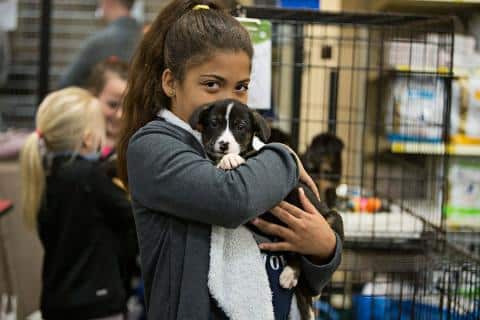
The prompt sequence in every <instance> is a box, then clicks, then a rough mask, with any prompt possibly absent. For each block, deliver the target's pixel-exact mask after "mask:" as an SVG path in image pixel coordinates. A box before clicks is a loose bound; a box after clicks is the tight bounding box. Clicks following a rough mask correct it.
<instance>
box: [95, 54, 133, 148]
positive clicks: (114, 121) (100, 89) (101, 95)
mask: <svg viewBox="0 0 480 320" xmlns="http://www.w3.org/2000/svg"><path fill="white" fill-rule="evenodd" d="M127 76H128V64H127V63H126V62H124V61H121V60H120V59H119V58H118V57H116V56H111V57H109V58H107V59H106V60H104V61H102V62H100V63H98V64H96V65H95V66H94V67H93V70H92V72H91V74H90V77H89V80H88V83H87V86H86V88H87V89H88V90H89V91H90V92H91V93H92V94H93V95H94V96H95V97H97V98H98V100H100V102H101V106H102V113H103V116H104V117H105V124H106V141H105V146H104V150H102V155H103V156H107V155H109V154H110V153H111V152H112V150H113V149H114V148H115V145H116V144H117V140H118V138H119V134H120V125H121V124H120V120H121V118H122V115H123V109H122V99H123V96H124V94H125V90H126V89H127Z"/></svg>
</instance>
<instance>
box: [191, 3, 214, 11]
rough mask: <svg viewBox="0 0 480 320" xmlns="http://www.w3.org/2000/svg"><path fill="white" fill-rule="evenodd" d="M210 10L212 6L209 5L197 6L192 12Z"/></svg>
mask: <svg viewBox="0 0 480 320" xmlns="http://www.w3.org/2000/svg"><path fill="white" fill-rule="evenodd" d="M202 9H203V10H210V6H209V5H208V4H197V5H196V6H195V7H193V9H192V10H202Z"/></svg>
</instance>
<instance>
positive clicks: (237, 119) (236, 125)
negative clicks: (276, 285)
mask: <svg viewBox="0 0 480 320" xmlns="http://www.w3.org/2000/svg"><path fill="white" fill-rule="evenodd" d="M190 126H191V127H192V128H194V129H196V130H198V131H200V132H201V133H202V143H203V145H204V148H205V151H206V153H207V155H208V156H209V157H210V158H211V159H212V160H214V161H215V162H216V163H217V166H218V167H219V168H222V169H225V170H230V169H234V168H236V167H238V166H240V165H242V164H243V163H244V162H245V158H248V157H249V156H252V155H254V154H255V153H256V152H257V151H256V150H255V149H254V147H253V144H254V143H255V142H254V141H255V137H257V138H259V139H260V140H262V141H268V138H269V136H270V128H269V126H268V124H267V122H266V121H265V119H264V118H263V117H262V116H261V115H260V114H258V113H257V112H255V111H253V110H251V109H249V108H248V106H246V105H245V104H242V103H241V102H238V101H236V100H230V99H229V100H222V101H217V102H214V103H211V104H207V105H204V106H202V107H199V108H198V109H197V110H196V111H195V112H194V113H193V114H192V116H191V118H190ZM299 187H302V188H303V189H304V190H305V194H306V196H307V197H308V198H309V200H310V201H311V202H312V203H313V205H314V206H315V207H316V208H317V210H318V211H319V212H320V213H321V214H322V215H323V216H324V217H325V218H326V220H327V221H328V222H329V223H330V225H331V226H332V228H333V230H334V231H335V232H337V234H339V235H340V237H342V240H343V222H342V219H341V217H340V215H339V214H338V213H337V212H335V211H333V210H330V209H328V207H327V206H326V205H325V204H323V203H322V202H321V201H319V200H318V199H317V197H316V196H315V195H314V193H313V192H312V190H310V188H309V187H308V186H306V185H304V184H302V183H301V184H300V186H299ZM285 200H286V201H287V202H289V203H291V204H293V205H295V206H298V207H300V208H301V207H302V205H301V202H300V199H299V196H298V187H297V188H295V190H292V192H291V193H290V194H289V195H288V196H287V197H286V199H285ZM261 218H263V219H265V220H267V221H270V222H273V223H277V224H282V225H284V224H283V223H282V222H281V221H280V220H279V219H277V218H276V217H274V216H273V215H272V214H271V213H269V212H267V213H265V214H263V215H262V216H261ZM248 227H249V228H250V230H251V231H252V232H253V235H254V237H255V238H256V240H257V242H271V241H276V239H272V238H271V236H269V235H267V234H265V233H263V232H261V231H260V230H259V229H258V228H256V227H254V226H252V225H249V226H248ZM285 256H286V260H287V266H286V267H285V268H284V270H283V272H282V273H281V275H280V284H281V286H282V287H284V288H287V289H291V288H293V287H296V288H295V295H296V298H297V301H298V307H299V310H300V313H301V315H302V319H305V320H306V319H310V318H311V314H312V313H313V308H312V295H311V294H310V293H309V291H308V289H307V288H306V286H305V285H304V284H303V281H302V280H301V278H300V259H299V255H298V254H293V253H286V254H285ZM297 284H298V286H297Z"/></svg>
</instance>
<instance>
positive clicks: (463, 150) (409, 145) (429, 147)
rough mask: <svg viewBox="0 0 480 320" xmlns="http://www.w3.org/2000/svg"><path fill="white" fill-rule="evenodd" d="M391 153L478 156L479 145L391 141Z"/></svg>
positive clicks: (479, 151)
mask: <svg viewBox="0 0 480 320" xmlns="http://www.w3.org/2000/svg"><path fill="white" fill-rule="evenodd" d="M391 151H392V152H393V153H411V154H431V155H443V154H446V153H448V154H450V155H456V156H480V145H477V144H471V145H468V144H450V145H445V144H444V143H429V142H392V144H391Z"/></svg>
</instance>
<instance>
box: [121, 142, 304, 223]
mask: <svg viewBox="0 0 480 320" xmlns="http://www.w3.org/2000/svg"><path fill="white" fill-rule="evenodd" d="M127 160H128V161H127V163H128V178H129V189H130V191H131V194H132V199H133V200H134V201H136V202H138V203H139V204H141V205H142V206H145V207H147V208H149V209H151V210H154V211H159V212H162V213H166V214H169V215H173V216H176V217H178V218H182V219H186V220H191V221H197V222H201V223H205V224H214V225H219V226H223V227H227V228H236V227H238V226H240V225H242V224H245V223H246V222H248V221H249V220H251V219H252V218H254V217H256V216H258V215H260V214H262V213H264V212H266V211H267V210H269V209H271V208H272V207H274V206H275V205H276V204H277V203H279V202H280V201H281V200H282V199H283V198H284V197H285V196H286V195H287V194H288V193H289V192H290V191H291V190H292V189H293V188H294V187H295V186H296V185H297V183H298V169H297V164H296V160H295V158H294V157H293V156H292V154H291V153H290V152H289V151H288V150H287V149H286V148H285V147H283V146H282V145H278V144H269V145H267V146H265V147H264V148H263V149H262V150H261V151H260V152H259V153H258V154H257V155H256V156H254V157H251V158H249V159H248V160H247V161H246V163H245V164H243V165H241V166H240V167H238V168H236V169H234V170H228V171H223V170H221V169H218V168H216V167H215V166H214V165H213V164H212V162H211V161H209V160H207V159H205V158H203V157H202V155H201V154H199V153H198V152H197V151H196V150H195V149H194V148H193V147H191V146H189V145H187V144H185V143H184V142H182V141H180V140H179V139H177V138H175V137H172V136H168V135H165V134H158V133H150V134H145V135H140V136H137V137H134V138H133V139H132V140H131V141H130V144H129V147H128V152H127Z"/></svg>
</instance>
